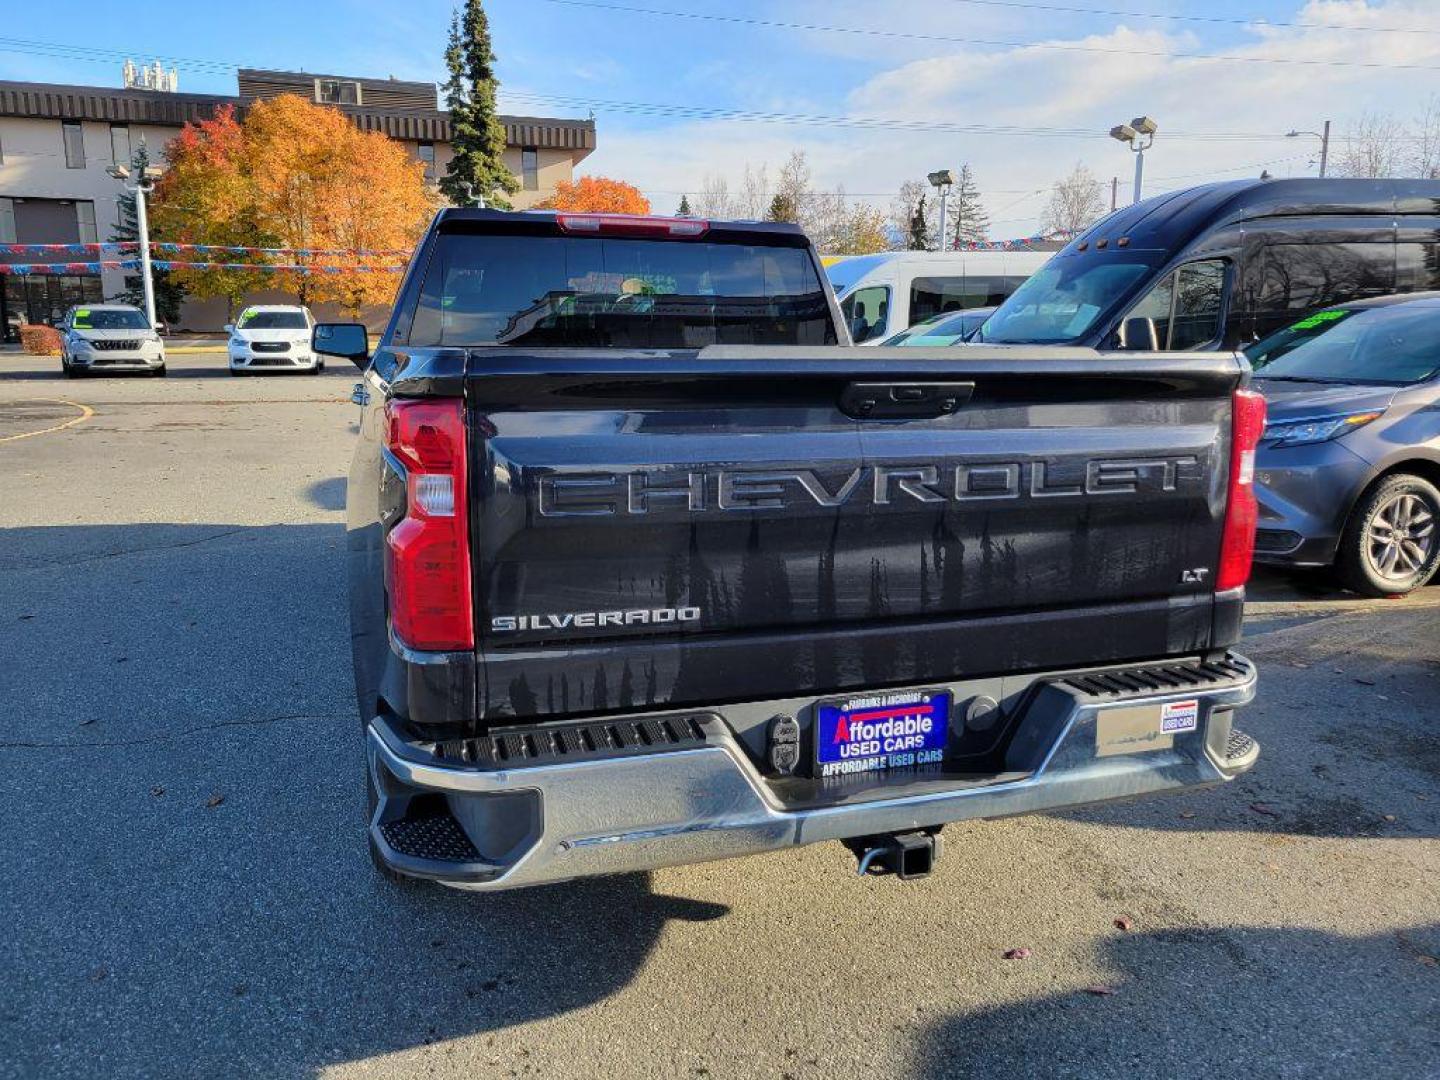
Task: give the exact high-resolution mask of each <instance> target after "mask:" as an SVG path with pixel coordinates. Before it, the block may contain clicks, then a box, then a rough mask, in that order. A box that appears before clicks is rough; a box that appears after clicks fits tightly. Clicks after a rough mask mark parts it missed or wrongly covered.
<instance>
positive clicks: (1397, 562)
mask: <svg viewBox="0 0 1440 1080" xmlns="http://www.w3.org/2000/svg"><path fill="white" fill-rule="evenodd" d="M1435 512H1436V508H1435V507H1433V506H1431V505H1430V504H1429V503H1427V502H1426V500H1425V499H1424V498H1423V497H1422V496H1421V495H1419V494H1416V493H1414V492H1410V491H1402V492H1399V493H1398V494H1396V495H1393V496H1391V497H1390V499H1389V500H1387V501H1386V502H1384V503H1382V504H1381V506H1380V508H1379V509H1378V510H1376V511H1375V514H1374V515H1373V516H1372V517H1371V518H1370V522H1369V524H1368V526H1367V528H1366V553H1367V557H1368V558H1369V560H1370V565H1371V567H1373V568H1374V570H1375V573H1376V574H1378V575H1379V576H1380V577H1382V578H1386V579H1390V578H1394V579H1395V580H1397V581H1404V580H1406V579H1408V578H1410V577H1413V576H1414V575H1415V574H1417V573H1418V572H1419V571H1420V570H1421V569H1422V568H1423V567H1424V566H1425V564H1426V563H1428V562H1429V561H1430V552H1431V551H1432V549H1433V548H1434V546H1435Z"/></svg>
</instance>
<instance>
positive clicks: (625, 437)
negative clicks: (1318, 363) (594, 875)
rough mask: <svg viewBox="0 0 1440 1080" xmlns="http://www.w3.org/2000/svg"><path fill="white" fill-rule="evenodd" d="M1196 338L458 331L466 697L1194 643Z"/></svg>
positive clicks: (668, 697)
mask: <svg viewBox="0 0 1440 1080" xmlns="http://www.w3.org/2000/svg"><path fill="white" fill-rule="evenodd" d="M1242 373H1243V365H1242V364H1241V363H1240V362H1239V361H1238V360H1236V359H1235V358H1234V357H1231V356H1228V355H1215V354H1207V355H1201V354H1160V355H1135V354H1126V355H1123V356H1117V355H1100V354H1096V353H1093V352H1089V351H1085V350H1074V349H1066V350H1045V349H1033V348H1027V349H1011V350H1007V349H998V348H973V349H947V350H938V349H937V350H931V349H920V348H902V349H894V348H879V349H866V350H856V349H845V348H804V347H796V348H786V349H775V348H771V349H768V350H767V349H765V348H761V347H723V346H722V347H711V348H708V349H705V350H703V351H701V352H699V353H698V354H697V353H695V352H643V353H640V352H624V351H618V350H616V351H612V352H608V353H605V354H600V355H597V354H596V353H595V352H593V351H581V350H560V349H552V350H517V349H513V348H512V349H482V350H473V351H472V352H471V354H470V366H469V375H468V378H467V384H466V394H467V401H468V406H469V409H470V411H471V431H472V440H473V442H472V448H471V454H472V469H471V476H472V478H473V479H472V487H473V495H474V497H473V498H472V499H471V513H472V522H471V528H472V537H473V541H472V545H471V546H472V550H473V552H474V560H475V573H474V588H475V601H476V603H475V607H476V613H477V614H476V618H477V623H478V626H477V641H478V643H479V644H478V654H479V655H478V659H479V667H480V672H481V690H480V711H481V716H482V718H485V719H493V718H499V717H511V716H514V717H527V716H538V717H543V716H545V715H547V714H551V713H554V714H563V715H566V716H574V715H576V714H583V713H589V712H594V713H603V712H605V711H610V710H617V709H629V708H635V707H640V706H655V705H675V706H682V705H695V704H703V703H707V702H710V703H714V702H721V701H738V700H745V699H748V698H752V697H761V696H766V695H773V694H776V693H785V694H795V693H805V692H814V693H815V694H817V695H819V694H824V693H829V692H832V691H837V690H842V689H854V688H861V687H866V688H868V687H883V686H886V685H899V684H906V683H914V682H916V681H924V680H928V679H937V678H941V677H944V678H951V677H958V676H963V675H979V674H991V673H999V672H1020V671H1026V670H1039V669H1043V668H1046V667H1054V666H1060V665H1063V664H1065V663H1073V662H1085V663H1098V662H1105V661H1108V660H1128V659H1140V658H1144V657H1146V656H1152V655H1173V654H1176V653H1180V652H1184V651H1194V650H1202V649H1205V648H1207V647H1209V645H1210V644H1211V642H1212V636H1213V624H1214V608H1215V597H1214V593H1213V581H1212V580H1211V579H1212V575H1213V573H1214V568H1215V567H1216V565H1217V558H1218V554H1219V547H1220V541H1221V533H1222V525H1223V519H1224V515H1225V500H1226V477H1227V467H1228V447H1229V425H1230V415H1231V395H1232V393H1233V391H1234V389H1235V388H1236V386H1237V385H1238V384H1239V382H1240V380H1241V378H1242Z"/></svg>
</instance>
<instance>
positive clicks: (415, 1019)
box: [0, 524, 728, 1077]
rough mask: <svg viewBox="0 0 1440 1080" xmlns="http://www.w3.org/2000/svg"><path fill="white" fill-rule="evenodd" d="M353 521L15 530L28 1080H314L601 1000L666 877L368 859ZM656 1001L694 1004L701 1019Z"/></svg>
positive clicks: (13, 656)
mask: <svg viewBox="0 0 1440 1080" xmlns="http://www.w3.org/2000/svg"><path fill="white" fill-rule="evenodd" d="M343 545H344V537H343V529H342V527H341V526H339V525H337V524H324V525H277V526H268V527H253V528H247V527H243V526H234V525H224V524H214V525H179V524H170V525H125V526H89V527H82V528H70V527H49V528H17V529H8V530H3V531H0V567H3V568H4V573H0V612H3V613H4V614H3V615H0V654H3V655H4V656H5V658H6V660H5V667H6V683H7V697H8V698H9V700H10V701H11V702H12V703H23V706H24V708H23V709H18V710H12V711H11V712H9V714H8V715H7V717H6V720H5V721H4V722H3V727H0V769H3V770H4V773H5V776H6V781H5V784H4V785H3V786H0V817H3V819H4V820H5V822H6V828H5V829H4V830H3V833H0V863H3V865H4V867H5V888H4V889H0V925H3V926H4V927H5V932H4V934H0V971H3V976H0V979H3V988H4V993H3V995H0V1043H3V1045H4V1046H5V1047H6V1050H5V1054H4V1055H3V1056H4V1058H6V1059H8V1060H6V1061H4V1062H3V1063H0V1075H12V1073H10V1071H9V1070H12V1069H13V1070H15V1072H14V1073H13V1075H19V1076H52V1075H53V1076H105V1077H115V1076H138V1075H146V1076H153V1075H168V1076H177V1075H190V1076H228V1075H249V1074H254V1075H264V1076H272V1077H308V1076H313V1075H315V1074H316V1073H317V1072H319V1071H320V1070H323V1069H324V1068H325V1067H326V1066H328V1065H332V1064H335V1063H340V1062H349V1061H356V1060H362V1059H366V1058H371V1057H374V1056H376V1055H383V1054H386V1053H389V1052H393V1051H398V1050H404V1049H409V1048H413V1047H416V1046H419V1045H422V1044H425V1043H427V1042H432V1041H435V1040H440V1039H448V1038H454V1037H459V1036H464V1035H473V1034H475V1033H477V1032H486V1031H492V1030H496V1029H499V1028H502V1027H510V1026H514V1025H517V1024H523V1023H525V1022H527V1021H532V1020H536V1019H541V1018H546V1017H553V1016H556V1015H559V1014H564V1013H566V1012H569V1011H572V1010H576V1009H581V1008H585V1007H588V1006H593V1005H595V1004H596V1003H598V1002H601V1001H603V1000H604V999H605V998H607V997H609V996H610V995H613V994H615V993H616V992H618V991H619V990H621V989H622V988H623V987H625V986H626V985H627V984H628V983H629V982H630V981H631V979H633V978H634V977H635V975H636V973H637V972H638V971H639V970H640V968H641V967H642V966H643V965H644V963H645V962H646V958H647V957H648V956H649V954H650V952H651V950H652V949H653V948H654V946H655V944H656V941H657V940H658V939H659V937H660V935H661V933H662V931H663V929H664V927H665V925H666V924H667V923H668V922H670V921H671V920H686V921H700V920H710V919H717V918H720V917H722V916H724V915H725V914H726V913H727V910H728V909H727V908H725V907H724V906H722V905H717V904H711V903H706V902H702V901H694V900H688V899H684V898H681V897H669V896H657V895H655V894H653V893H652V892H651V889H650V881H649V878H648V876H646V875H631V876H627V877H619V878H613V879H602V880H595V881H588V882H581V883H576V884H572V885H567V886H562V887H555V888H550V889H541V890H528V891H523V892H516V893H506V894H497V895H478V894H471V893H460V892H455V891H450V890H446V889H443V888H441V887H438V886H433V885H429V884H417V885H415V886H395V885H393V884H390V883H388V882H385V881H382V880H381V879H379V878H378V877H377V876H376V875H375V873H374V871H373V869H372V867H371V865H370V862H369V858H368V855H367V852H366V845H365V833H364V812H363V803H364V793H363V789H364V784H363V779H362V778H363V753H362V740H361V730H360V726H359V723H358V721H357V717H356V714H355V706H354V699H353V694H352V691H351V687H350V656H349V640H348V629H347V625H346V604H345V596H344V585H343V581H344V567H343ZM657 1007H674V1003H670V1004H669V1005H666V1006H662V1004H661V1003H657Z"/></svg>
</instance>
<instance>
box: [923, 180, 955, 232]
mask: <svg viewBox="0 0 1440 1080" xmlns="http://www.w3.org/2000/svg"><path fill="white" fill-rule="evenodd" d="M926 179H927V180H929V181H930V184H931V186H932V187H933V188H934V189H935V190H936V191H938V192H939V193H940V250H941V251H948V250H950V249H949V248H948V247H946V246H945V241H946V239H947V237H946V234H947V233H948V232H949V231H950V215H949V214H948V213H947V212H946V203H947V200H948V198H949V195H950V185H951V184H953V183H955V174H954V173H952V172H951V171H950V170H949V169H937V170H936V171H935V172H932V173H930V174H929V175H928V176H927V177H926Z"/></svg>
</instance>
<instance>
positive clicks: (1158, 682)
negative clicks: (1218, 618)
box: [1059, 653, 1254, 703]
mask: <svg viewBox="0 0 1440 1080" xmlns="http://www.w3.org/2000/svg"><path fill="white" fill-rule="evenodd" d="M1253 671H1254V667H1253V665H1251V663H1250V661H1249V660H1246V659H1245V658H1244V657H1243V656H1237V655H1235V654H1234V653H1230V654H1229V655H1227V656H1226V657H1225V658H1224V659H1223V660H1213V661H1198V660H1197V661H1193V662H1189V663H1182V664H1154V665H1151V666H1148V667H1135V668H1127V669H1125V670H1124V671H1100V672H1095V673H1094V674H1092V675H1073V676H1070V677H1069V678H1066V679H1061V680H1059V685H1062V686H1065V687H1068V688H1069V689H1071V690H1074V691H1076V692H1078V693H1079V694H1080V695H1081V696H1082V697H1084V698H1087V699H1089V700H1091V701H1099V702H1107V703H1110V702H1115V701H1118V700H1121V699H1123V698H1126V697H1141V696H1149V695H1152V694H1156V693H1165V692H1167V691H1178V692H1180V693H1185V692H1188V691H1190V690H1214V689H1219V688H1221V687H1224V686H1229V685H1232V684H1237V683H1243V682H1244V681H1245V680H1246V679H1248V678H1250V675H1251V672H1253Z"/></svg>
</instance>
